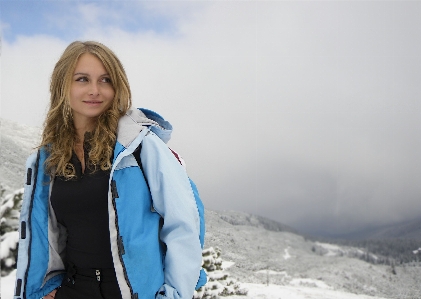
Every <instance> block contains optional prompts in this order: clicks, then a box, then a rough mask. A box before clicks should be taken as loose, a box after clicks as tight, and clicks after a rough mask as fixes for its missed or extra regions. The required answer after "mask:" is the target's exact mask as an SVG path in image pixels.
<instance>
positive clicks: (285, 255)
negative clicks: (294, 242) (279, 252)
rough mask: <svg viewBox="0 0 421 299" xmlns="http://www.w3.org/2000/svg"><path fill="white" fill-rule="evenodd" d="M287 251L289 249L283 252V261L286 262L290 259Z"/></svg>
mask: <svg viewBox="0 0 421 299" xmlns="http://www.w3.org/2000/svg"><path fill="white" fill-rule="evenodd" d="M288 249H289V247H288V248H285V250H284V260H288V259H290V258H291V255H290V254H289V252H288Z"/></svg>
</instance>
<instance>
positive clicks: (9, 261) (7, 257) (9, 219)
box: [0, 185, 23, 276]
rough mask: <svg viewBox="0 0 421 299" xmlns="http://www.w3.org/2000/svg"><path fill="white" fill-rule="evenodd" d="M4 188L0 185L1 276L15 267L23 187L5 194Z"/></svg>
mask: <svg viewBox="0 0 421 299" xmlns="http://www.w3.org/2000/svg"><path fill="white" fill-rule="evenodd" d="M5 193H6V190H5V189H4V188H3V186H1V185H0V195H1V207H0V219H1V224H0V235H1V237H0V241H1V250H0V258H1V276H5V275H7V274H9V273H10V272H11V271H12V270H13V269H15V268H16V257H17V251H18V243H19V232H18V228H19V214H20V208H21V205H22V194H23V189H20V190H17V191H15V192H14V193H12V194H9V195H5Z"/></svg>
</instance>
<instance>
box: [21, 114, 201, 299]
mask: <svg viewBox="0 0 421 299" xmlns="http://www.w3.org/2000/svg"><path fill="white" fill-rule="evenodd" d="M171 131H172V126H171V124H170V123H168V122H167V121H165V120H164V119H163V118H162V117H161V116H159V115H158V114H156V113H155V112H152V111H149V110H146V109H141V110H138V109H134V110H129V111H128V113H127V114H126V115H125V116H123V117H122V118H121V119H120V120H119V124H118V129H117V142H116V145H115V148H114V158H113V164H112V168H111V173H110V179H109V191H108V213H109V230H110V242H111V252H112V257H113V263H114V268H115V272H116V276H117V281H118V284H119V287H120V290H121V294H122V297H123V299H142V298H145V299H152V298H156V299H161V298H171V299H172V298H174V299H179V298H188V299H190V298H192V296H193V292H194V289H195V286H196V283H197V282H198V279H199V273H200V269H201V264H202V249H201V245H200V241H199V229H200V228H199V225H200V223H199V214H198V209H197V206H196V203H195V199H194V195H193V192H192V189H191V186H190V181H189V179H188V177H187V174H186V172H185V169H184V168H183V166H181V165H180V163H179V162H178V161H177V159H176V158H175V157H174V155H173V154H172V153H171V151H170V149H169V148H168V147H167V145H166V144H165V143H167V142H168V140H169V139H170V135H171ZM140 143H142V150H141V153H140V157H141V163H142V168H143V172H142V170H141V169H140V168H139V165H138V164H137V161H136V159H135V157H134V156H133V155H132V153H133V152H134V151H135V149H136V148H137V147H138V146H139V145H140ZM47 155H48V154H47V151H46V150H44V149H40V150H39V151H38V152H37V153H34V154H33V155H31V156H30V157H29V158H28V160H27V163H26V169H27V178H26V184H25V190H24V195H23V201H22V209H21V216H20V239H19V249H18V265H17V272H16V286H15V296H14V298H15V299H18V298H19V299H20V298H22V299H40V298H42V297H43V296H45V295H46V294H48V293H49V292H51V291H52V290H54V289H55V288H57V287H58V286H60V284H61V281H62V279H63V277H64V273H65V264H66V257H65V246H66V230H65V228H64V227H63V226H61V225H60V224H59V223H58V222H57V220H56V218H55V214H54V211H53V208H52V206H51V203H50V200H49V196H50V191H51V187H52V184H53V181H54V180H53V179H51V177H50V176H49V175H47V174H46V172H45V168H44V162H45V160H46V158H47ZM145 177H146V178H145ZM145 179H146V180H145ZM146 182H147V183H146ZM148 185H149V186H148ZM161 219H164V221H163V224H162V221H161Z"/></svg>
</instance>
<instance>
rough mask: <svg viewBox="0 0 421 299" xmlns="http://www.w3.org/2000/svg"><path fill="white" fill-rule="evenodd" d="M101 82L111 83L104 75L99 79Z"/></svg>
mask: <svg viewBox="0 0 421 299" xmlns="http://www.w3.org/2000/svg"><path fill="white" fill-rule="evenodd" d="M101 82H102V83H111V78H108V77H104V78H102V79H101Z"/></svg>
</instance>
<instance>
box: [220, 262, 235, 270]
mask: <svg viewBox="0 0 421 299" xmlns="http://www.w3.org/2000/svg"><path fill="white" fill-rule="evenodd" d="M234 264H235V263H234V262H229V261H222V269H228V268H230V267H232V266H234Z"/></svg>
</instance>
